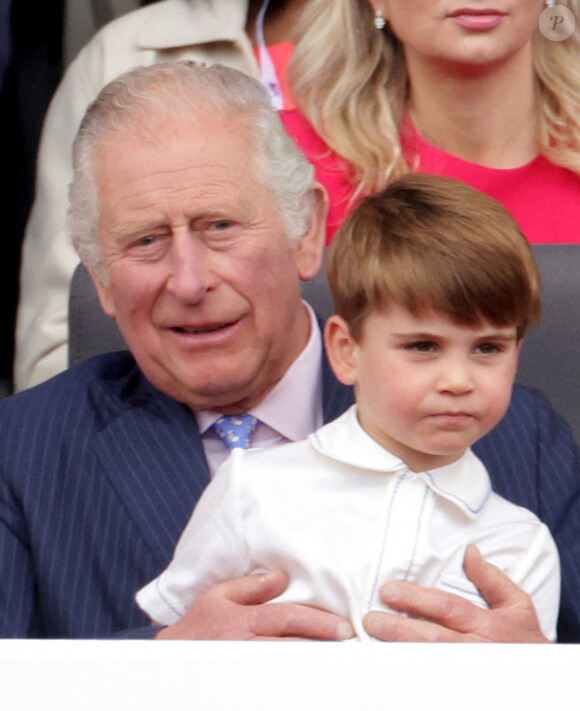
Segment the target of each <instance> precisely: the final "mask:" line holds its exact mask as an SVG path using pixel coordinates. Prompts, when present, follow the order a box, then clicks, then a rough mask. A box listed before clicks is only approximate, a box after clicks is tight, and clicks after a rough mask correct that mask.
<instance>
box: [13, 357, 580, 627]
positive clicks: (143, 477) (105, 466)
mask: <svg viewBox="0 0 580 711" xmlns="http://www.w3.org/2000/svg"><path fill="white" fill-rule="evenodd" d="M323 377H324V385H325V387H324V400H323V408H324V415H325V421H329V420H330V419H333V418H334V417H336V416H338V415H339V414H340V413H341V412H343V411H344V410H345V409H346V408H347V407H348V405H350V403H351V402H352V394H351V392H350V390H349V389H348V388H345V387H343V386H341V385H339V384H338V383H336V381H335V380H334V378H333V377H332V373H331V371H330V368H329V366H328V363H326V362H325V364H324V376H323ZM0 432H1V433H2V438H1V440H0V580H1V583H0V635H1V636H4V637H26V636H32V637H38V636H40V637H73V638H74V637H77V638H78V637H104V636H109V635H112V634H116V633H119V634H121V635H122V636H143V637H146V636H150V630H149V628H148V627H144V625H147V620H146V618H145V617H144V615H143V614H142V613H141V612H140V611H139V609H138V608H137V606H136V605H135V604H134V602H133V596H134V594H135V592H136V591H137V590H138V589H139V588H140V587H142V586H143V585H144V584H145V583H146V582H148V581H149V580H151V579H153V578H154V577H156V576H157V575H158V574H159V573H160V572H161V570H162V569H163V568H164V567H165V566H166V565H167V563H168V562H169V560H170V557H171V555H172V553H173V549H174V546H175V543H176V542H177V539H178V537H179V535H180V533H181V531H182V529H183V527H184V526H185V523H186V522H187V520H188V518H189V515H190V512H191V509H192V508H193V506H194V504H195V503H196V501H197V499H198V497H199V494H200V493H201V491H202V490H203V488H204V487H205V486H206V484H207V481H208V471H207V463H206V461H205V457H204V455H203V450H202V447H201V442H200V438H199V433H198V432H197V428H196V424H195V418H194V417H193V415H192V413H191V412H190V411H189V410H188V408H186V407H185V406H183V405H180V404H179V403H177V402H175V401H173V400H171V399H169V398H167V397H165V396H164V395H162V394H161V393H160V392H159V391H157V390H156V389H155V388H153V387H152V386H151V385H150V384H149V383H147V381H146V380H145V379H144V378H143V377H142V376H141V375H140V373H139V371H138V369H137V368H136V367H135V364H134V361H133V360H132V358H131V356H130V355H129V354H127V353H123V354H110V355H106V356H98V357H97V358H94V359H92V360H90V361H87V362H85V363H83V364H81V365H79V366H77V367H75V368H73V369H71V370H69V371H67V372H66V373H63V374H62V375H60V376H57V377H56V378H53V379H52V380H50V381H48V382H47V383H44V384H43V385H40V386H38V387H37V388H33V389H31V390H27V391H24V392H22V393H20V394H18V395H15V396H13V397H11V398H8V399H6V400H4V401H3V402H1V403H0ZM476 450H477V453H478V454H479V455H480V456H481V458H482V459H483V460H484V462H485V463H486V465H487V466H488V468H489V471H490V474H491V476H492V479H493V480H494V482H495V486H496V489H497V490H498V491H499V492H500V493H502V494H504V495H505V496H507V498H510V499H511V500H513V501H516V503H521V504H524V505H526V506H528V508H530V509H532V510H533V511H535V512H536V513H537V514H538V515H539V516H540V518H542V520H544V521H545V522H546V523H547V524H548V525H549V526H550V527H551V528H552V531H553V533H554V535H555V538H556V540H557V542H558V544H559V547H560V552H561V554H562V558H563V571H564V584H563V601H564V605H563V617H562V620H563V623H562V626H561V634H563V635H564V638H565V639H575V640H576V641H580V613H579V610H580V603H578V602H577V601H576V598H577V597H578V596H577V595H576V596H575V595H574V594H573V592H574V591H578V590H580V551H578V545H579V544H578V541H577V540H576V539H577V538H580V536H578V532H579V531H580V513H579V512H580V492H579V489H580V482H579V479H580V476H579V468H578V453H577V451H576V449H575V446H574V444H573V441H572V438H571V436H570V434H569V431H568V430H567V428H566V426H565V425H564V424H563V423H562V421H560V420H559V419H558V418H556V416H555V415H554V414H553V413H552V412H551V410H550V409H549V408H548V407H547V405H546V403H545V402H544V400H543V399H542V398H541V397H540V396H539V395H538V394H536V393H533V392H531V391H527V390H524V389H519V388H517V389H516V391H515V393H514V399H513V402H512V406H511V408H510V411H509V413H508V415H506V417H505V418H504V420H503V422H502V423H500V425H498V427H497V428H496V430H494V432H493V433H490V434H489V435H488V436H487V437H486V438H485V440H484V441H482V442H481V443H480V444H478V445H477V447H476ZM128 630H131V631H128ZM148 632H149V635H148Z"/></svg>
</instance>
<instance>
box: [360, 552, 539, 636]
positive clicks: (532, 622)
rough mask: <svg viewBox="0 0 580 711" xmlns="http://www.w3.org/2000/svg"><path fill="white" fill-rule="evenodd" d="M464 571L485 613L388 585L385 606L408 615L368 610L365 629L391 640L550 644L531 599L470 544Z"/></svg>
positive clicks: (424, 591)
mask: <svg viewBox="0 0 580 711" xmlns="http://www.w3.org/2000/svg"><path fill="white" fill-rule="evenodd" d="M463 568H464V570H465V573H466V575H467V577H468V578H469V579H470V580H471V582H472V583H473V584H474V585H475V586H476V587H477V588H478V590H479V592H480V593H481V594H482V596H483V598H484V599H485V601H486V602H487V604H488V605H489V608H490V609H489V610H483V609H481V608H480V607H477V605H474V604H473V603H471V602H469V601H468V600H465V599H464V598H462V597H459V596H457V595H453V594H451V593H446V592H443V591H442V590H435V589H432V588H423V587H420V586H418V585H414V584H412V583H401V582H394V583H387V584H386V585H384V586H383V588H382V590H381V599H382V600H383V602H384V603H385V604H386V605H388V606H389V607H390V608H392V609H393V610H398V611H400V612H405V613H407V614H409V615H411V617H402V616H399V615H393V614H390V613H387V612H369V613H368V614H367V615H366V616H365V619H364V626H365V629H366V631H367V632H368V633H369V634H371V635H372V636H373V637H376V638H377V639H381V640H384V641H389V642H399V641H401V642H402V641H404V642H548V641H549V640H548V639H546V638H545V637H544V635H543V634H542V631H541V629H540V624H539V622H538V617H537V615H536V611H535V609H534V605H533V603H532V600H531V598H530V596H529V595H527V594H526V593H525V592H524V591H523V590H521V589H520V588H519V587H518V586H517V585H516V584H515V583H513V582H512V581H511V580H510V579H509V578H508V577H507V576H506V575H505V574H504V573H503V572H502V571H501V570H499V568H496V567H495V566H494V565H491V564H490V563H486V561H485V560H484V559H483V557H482V556H481V554H480V553H479V550H478V549H477V548H476V547H475V546H468V548H467V551H466V553H465V559H464V561H463ZM419 618H420V619H419Z"/></svg>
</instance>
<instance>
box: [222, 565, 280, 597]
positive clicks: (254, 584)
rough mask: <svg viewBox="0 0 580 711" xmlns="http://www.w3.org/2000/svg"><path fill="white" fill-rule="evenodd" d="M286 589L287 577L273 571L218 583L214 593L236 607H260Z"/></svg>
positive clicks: (277, 571) (278, 571)
mask: <svg viewBox="0 0 580 711" xmlns="http://www.w3.org/2000/svg"><path fill="white" fill-rule="evenodd" d="M287 587H288V575H287V574H286V573H285V572H284V571H282V570H274V571H272V572H270V573H267V574H264V575H246V576H245V577H244V578H237V579H236V580H228V581H227V582H225V583H219V584H218V585H216V586H215V588H214V591H215V592H218V591H219V594H220V595H222V596H223V597H224V598H227V599H228V600H231V601H232V602H235V603H237V604H238V605H260V604H262V603H264V602H269V601H270V600H273V599H274V598H275V597H278V595H281V594H282V593H283V592H284V590H286V588H287Z"/></svg>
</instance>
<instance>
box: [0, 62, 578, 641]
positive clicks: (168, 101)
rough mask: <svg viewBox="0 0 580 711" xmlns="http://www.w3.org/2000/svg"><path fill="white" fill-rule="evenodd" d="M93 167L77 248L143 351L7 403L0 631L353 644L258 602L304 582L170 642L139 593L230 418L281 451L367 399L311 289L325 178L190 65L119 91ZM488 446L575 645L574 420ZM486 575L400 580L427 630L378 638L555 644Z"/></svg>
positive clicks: (530, 427) (209, 618)
mask: <svg viewBox="0 0 580 711" xmlns="http://www.w3.org/2000/svg"><path fill="white" fill-rule="evenodd" d="M74 162H75V178H74V182H73V184H72V186H71V205H72V210H71V229H72V234H73V239H74V241H75V245H76V248H77V250H78V251H79V254H80V256H81V259H82V260H83V262H84V263H85V264H86V266H87V267H88V269H89V271H90V272H91V274H92V276H93V279H94V281H95V284H96V286H97V290H98V292H99V296H100V299H101V303H102V305H103V307H104V309H105V311H106V312H107V313H109V314H110V315H112V316H114V317H115V318H116V319H117V322H118V324H119V327H120V329H121V331H122V333H123V335H124V337H125V340H126V341H127V344H128V346H129V348H130V351H131V353H130V354H129V353H120V354H111V355H106V356H100V357H97V358H95V359H92V360H90V361H88V362H86V363H84V364H81V365H80V366H77V367H76V368H73V369H71V370H70V371H68V372H65V373H63V374H61V375H59V376H57V377H55V378H53V379H52V380H50V381H48V382H46V383H44V384H42V385H40V386H38V387H37V388H33V389H30V390H27V391H25V392H23V393H20V394H19V395H15V396H13V397H12V398H9V399H8V400H6V401H4V402H2V403H0V427H1V431H2V433H3V437H4V439H3V441H2V445H1V449H0V461H1V462H2V467H1V471H0V574H1V579H2V581H3V582H2V586H1V592H0V634H1V635H2V636H44V637H100V636H108V635H115V634H120V635H122V636H125V637H127V636H153V635H157V636H158V637H170V638H171V637H173V638H176V637H191V638H198V639H200V638H230V639H231V638H234V639H243V638H252V637H277V636H297V637H314V638H325V639H344V638H347V637H349V636H350V635H351V633H352V629H351V626H350V624H349V623H348V622H347V621H346V620H342V619H340V618H338V617H336V616H335V615H332V614H330V613H326V612H323V611H320V610H314V609H309V608H307V607H302V606H299V605H291V604H284V605H282V604H277V605H276V604H272V605H262V604H260V603H263V602H267V601H269V600H271V599H273V598H274V597H276V596H277V595H278V594H279V593H280V592H281V591H282V590H283V589H284V587H285V584H286V577H285V574H284V572H283V571H272V573H271V574H269V575H267V576H250V577H248V578H244V579H241V580H237V581H230V582H229V583H226V584H223V585H219V586H216V587H215V588H212V589H210V590H209V591H208V592H207V593H206V594H205V595H204V596H202V597H201V598H199V599H198V601H197V602H196V604H195V605H194V606H193V607H192V608H191V610H190V611H189V612H188V614H186V615H185V616H184V617H183V618H182V619H181V620H180V622H179V623H177V624H176V625H174V626H172V627H167V628H163V629H161V630H158V629H156V628H152V627H149V626H145V625H146V622H147V621H146V618H145V617H144V615H143V614H142V613H141V612H140V611H139V609H138V608H137V606H136V605H135V603H134V595H135V592H136V591H137V590H138V589H139V588H140V587H141V586H142V585H144V584H145V583H146V582H147V581H148V580H150V579H152V578H153V577H155V576H156V575H157V574H158V573H159V572H160V571H161V570H162V569H163V568H164V567H165V566H166V565H167V563H168V561H169V559H170V557H171V555H172V552H173V548H174V546H175V543H176V541H177V539H178V537H179V535H180V533H181V531H182V529H183V527H184V525H185V523H186V521H187V519H188V517H189V514H190V512H191V509H192V507H193V506H194V505H195V503H196V501H197V499H198V498H199V495H200V493H201V492H202V490H203V489H204V487H205V486H206V484H207V482H208V480H209V477H210V476H211V473H212V472H213V471H214V470H215V468H216V467H217V466H218V465H219V463H220V462H221V461H223V460H224V458H225V457H226V456H227V453H228V449H227V445H226V444H225V442H224V441H222V439H221V437H220V435H219V432H218V431H217V430H219V427H217V428H216V427H214V425H216V423H217V424H218V425H219V422H220V421H221V420H222V417H223V416H230V415H238V416H242V415H246V414H248V413H249V414H250V415H251V416H253V418H256V419H255V420H254V421H253V424H254V425H255V429H254V431H253V434H252V437H253V440H252V441H253V443H254V444H256V445H257V446H275V445H276V444H278V443H280V442H285V441H288V440H296V439H300V438H303V437H304V436H305V435H306V434H307V433H309V432H310V431H312V429H314V428H315V427H317V426H318V425H320V424H321V423H322V422H323V421H326V420H329V419H331V418H333V417H335V416H336V415H338V414H339V413H340V412H341V411H343V410H344V409H345V408H346V407H347V405H348V404H350V402H351V400H352V396H351V393H350V391H349V390H348V389H347V388H344V387H342V386H340V385H339V384H338V383H337V382H336V380H334V378H333V376H332V375H331V373H330V370H329V368H328V366H327V363H326V360H325V359H324V356H323V353H322V345H321V339H320V329H319V324H318V323H317V320H316V318H315V316H314V314H313V313H312V312H311V310H310V309H309V307H307V306H306V305H305V304H304V303H303V302H302V301H301V299H300V290H299V279H303V280H307V279H310V278H312V277H313V276H314V275H315V274H316V273H317V270H318V269H319V266H320V260H321V252H322V242H323V232H324V217H325V208H326V206H325V196H324V193H323V191H322V190H321V188H320V187H319V186H318V185H317V184H316V183H314V182H313V178H312V169H311V167H310V166H309V165H308V164H307V163H306V161H305V160H304V158H303V157H302V156H301V155H300V154H299V153H298V152H297V151H296V149H295V147H294V145H293V144H292V142H291V141H290V140H289V139H288V137H287V136H286V134H285V133H284V131H283V129H282V127H281V125H280V123H279V121H278V118H277V117H276V115H275V114H274V113H273V112H272V111H271V110H270V108H269V99H268V96H267V95H266V94H265V92H264V90H263V88H262V87H261V86H260V85H259V84H258V83H257V82H255V81H254V80H252V79H249V78H247V77H245V76H244V75H242V74H240V73H238V72H236V71H234V70H231V69H226V68H224V67H219V66H214V67H211V68H204V67H200V66H197V65H188V64H179V63H169V64H159V65H155V66H152V67H149V68H142V69H137V70H134V71H133V72H130V73H129V74H128V75H125V76H123V77H121V78H120V79H118V80H117V81H115V82H113V83H111V84H110V85H108V86H107V87H106V88H105V89H104V90H103V91H102V92H101V94H100V96H99V98H98V99H97V101H96V102H95V103H94V104H93V105H92V107H91V108H90V109H89V110H88V112H87V115H86V116H85V119H84V121H83V124H82V126H81V128H80V130H79V134H78V136H77V140H76V143H75V156H74ZM245 419H246V418H243V417H240V420H245ZM236 436H237V435H236ZM248 436H249V435H248ZM477 453H478V454H479V456H480V457H481V458H482V459H483V460H484V461H485V464H486V465H487V467H488V469H489V470H490V472H491V475H492V480H493V481H494V483H495V484H496V487H497V489H498V490H499V491H500V492H501V493H503V494H504V495H505V496H507V497H509V498H511V499H512V500H514V501H516V502H518V503H522V504H525V505H527V506H528V507H529V508H531V509H533V510H534V511H535V512H536V513H538V515H539V516H540V517H541V518H542V519H543V520H544V521H545V522H546V523H547V524H548V525H550V527H551V528H552V531H553V533H554V535H555V537H556V539H557V541H558V543H559V546H560V551H561V554H562V556H563V560H562V563H563V570H564V586H563V589H564V605H563V615H562V624H561V630H563V631H564V633H565V634H566V635H567V636H568V638H573V637H574V636H575V635H578V631H579V629H580V625H579V623H578V620H579V616H578V609H579V608H578V603H577V601H576V597H575V596H573V595H572V590H573V589H574V588H576V589H578V587H577V586H578V581H579V579H580V574H579V572H578V561H579V560H580V555H579V554H578V550H577V549H578V545H579V543H578V539H579V538H580V537H578V536H576V535H574V531H573V527H574V522H575V521H578V509H579V504H578V497H577V493H578V487H579V482H578V452H577V450H576V448H575V445H574V443H573V440H572V438H571V435H570V433H569V431H568V429H567V427H566V426H565V424H564V423H562V422H561V421H560V420H559V419H558V418H556V416H555V415H553V413H552V412H551V411H550V409H549V407H548V406H547V405H546V403H545V401H544V400H543V399H542V398H541V397H540V396H539V395H537V394H535V393H532V392H530V391H527V390H524V389H518V390H516V392H515V393H514V397H513V400H512V404H511V407H510V410H509V412H508V414H507V415H506V417H505V418H504V420H503V421H502V423H500V425H498V426H497V427H496V429H495V430H494V431H493V432H492V433H490V435H488V437H487V438H485V439H484V440H483V441H482V442H481V443H480V445H478V447H477ZM555 492H557V494H556V493H555ZM574 548H575V549H576V550H574ZM466 570H467V572H468V575H469V576H470V577H471V579H472V580H473V581H474V582H475V584H476V585H477V586H478V587H479V588H480V590H481V591H482V593H483V595H484V597H485V598H486V599H487V600H488V602H489V604H490V607H491V610H481V609H479V608H477V607H475V606H473V605H471V603H469V602H467V601H465V600H462V599H461V598H456V597H453V596H449V595H447V594H446V593H443V592H441V591H434V590H421V589H416V588H414V587H404V586H402V585H401V584H397V583H395V584H390V585H386V586H385V588H384V597H385V600H386V601H388V603H389V605H390V606H391V607H393V608H396V609H401V610H408V611H410V612H413V613H416V614H417V615H418V616H421V617H422V618H427V619H410V618H404V617H398V616H393V615H389V614H387V613H379V612H376V613H371V614H370V615H368V616H367V619H366V621H365V622H366V625H367V629H369V631H370V632H371V633H373V634H374V635H375V636H377V637H379V638H380V639H450V640H451V639H458V640H459V639H465V640H476V639H488V640H489V639H491V640H497V641H501V640H522V641H537V640H541V639H542V637H541V634H540V632H539V628H538V624H537V619H536V617H535V613H534V610H533V607H532V606H531V603H530V601H529V598H528V597H527V596H526V595H525V594H523V593H522V592H521V591H519V590H518V589H517V588H516V587H515V586H514V585H513V584H512V583H510V581H509V580H507V579H506V578H505V577H504V576H503V575H502V574H501V573H500V572H499V571H497V570H496V569H494V568H492V567H491V566H488V565H486V564H485V563H484V562H483V561H482V560H481V559H480V558H479V557H478V556H477V553H476V552H475V551H474V550H472V549H470V550H469V553H468V555H467V556H466Z"/></svg>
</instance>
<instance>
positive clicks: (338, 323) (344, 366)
mask: <svg viewBox="0 0 580 711" xmlns="http://www.w3.org/2000/svg"><path fill="white" fill-rule="evenodd" d="M324 345H325V347H326V353H327V355H328V360H329V361H330V365H331V367H332V370H333V371H334V374H335V375H336V377H337V379H338V380H339V381H340V382H341V383H343V384H344V385H355V384H356V381H357V373H358V353H359V345H358V343H357V342H356V341H355V340H354V338H353V337H352V336H351V333H350V328H349V327H348V324H347V322H346V321H345V320H344V319H343V318H342V317H341V316H336V315H334V316H331V317H330V318H329V319H328V321H327V322H326V326H325V327H324Z"/></svg>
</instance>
